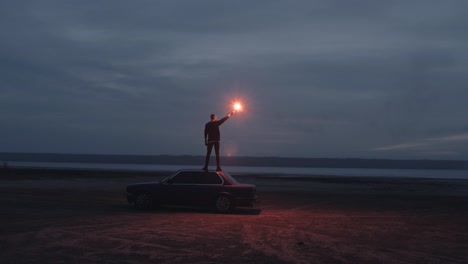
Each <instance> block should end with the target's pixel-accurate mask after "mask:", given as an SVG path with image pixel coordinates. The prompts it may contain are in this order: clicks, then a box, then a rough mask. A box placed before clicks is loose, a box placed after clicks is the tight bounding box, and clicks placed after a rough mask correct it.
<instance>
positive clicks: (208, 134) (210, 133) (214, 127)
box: [203, 111, 235, 171]
mask: <svg viewBox="0 0 468 264" xmlns="http://www.w3.org/2000/svg"><path fill="white" fill-rule="evenodd" d="M234 112H235V111H232V112H231V113H229V114H228V115H227V116H225V117H224V118H223V119H221V120H216V115H215V114H212V115H211V116H210V117H211V121H210V122H208V123H206V125H205V146H206V159H205V167H203V170H204V171H208V163H209V162H210V156H211V150H212V149H213V146H214V148H215V153H216V171H221V166H220V161H219V142H220V140H221V133H220V131H219V126H220V125H222V124H223V123H224V122H225V121H226V120H228V118H230V117H231V116H232V115H233V114H234Z"/></svg>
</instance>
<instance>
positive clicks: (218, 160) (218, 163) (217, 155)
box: [214, 141, 221, 171]
mask: <svg viewBox="0 0 468 264" xmlns="http://www.w3.org/2000/svg"><path fill="white" fill-rule="evenodd" d="M214 147H215V153H216V171H221V163H220V158H219V141H218V142H215V143H214Z"/></svg>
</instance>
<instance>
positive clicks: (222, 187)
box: [127, 170, 257, 212]
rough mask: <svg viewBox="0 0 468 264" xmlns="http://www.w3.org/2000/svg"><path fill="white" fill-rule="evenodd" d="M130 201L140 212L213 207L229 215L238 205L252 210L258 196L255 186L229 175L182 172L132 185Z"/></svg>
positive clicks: (129, 194)
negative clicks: (168, 207) (161, 207)
mask: <svg viewBox="0 0 468 264" xmlns="http://www.w3.org/2000/svg"><path fill="white" fill-rule="evenodd" d="M127 200H128V202H129V203H130V204H133V205H134V206H135V207H136V208H139V209H147V208H150V207H152V206H159V205H178V206H212V207H214V208H215V209H216V210H217V211H218V212H229V211H231V210H232V209H234V208H235V207H237V206H248V207H251V206H252V205H253V203H254V202H255V201H256V200H257V194H256V187H255V185H252V184H242V183H239V182H237V180H236V179H234V178H233V177H232V176H231V175H229V174H228V173H227V172H223V171H218V172H215V171H209V172H205V171H202V170H180V171H178V172H176V173H174V174H173V175H171V176H169V177H167V178H165V179H164V180H162V181H158V182H142V183H135V184H131V185H128V186H127Z"/></svg>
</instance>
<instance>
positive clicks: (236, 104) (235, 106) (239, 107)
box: [234, 103, 242, 111]
mask: <svg viewBox="0 0 468 264" xmlns="http://www.w3.org/2000/svg"><path fill="white" fill-rule="evenodd" d="M234 110H236V111H240V110H242V105H241V104H240V103H234Z"/></svg>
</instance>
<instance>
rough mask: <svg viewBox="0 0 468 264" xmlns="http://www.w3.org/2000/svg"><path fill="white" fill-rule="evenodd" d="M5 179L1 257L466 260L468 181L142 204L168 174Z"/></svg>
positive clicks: (270, 191)
mask: <svg viewBox="0 0 468 264" xmlns="http://www.w3.org/2000/svg"><path fill="white" fill-rule="evenodd" d="M61 173H62V174H63V175H60V174H57V173H52V174H50V173H49V174H48V173H40V174H37V173H36V174H34V173H33V174H31V173H30V174H27V173H19V174H18V173H9V174H8V175H2V177H0V210H1V217H0V262H1V263H3V264H6V263H18V264H19V263H467V261H468V188H467V186H468V182H467V180H455V179H454V180H437V179H403V178H400V179H398V178H379V177H367V178H365V177H325V176H324V177H320V176H315V177H312V178H311V177H308V178H304V177H302V176H301V175H297V176H295V177H292V178H291V177H279V178H278V175H277V176H275V177H268V176H266V175H250V176H249V175H243V176H238V177H237V178H238V179H239V180H240V181H242V182H247V183H254V184H256V185H257V193H258V195H259V197H260V202H259V203H258V204H256V205H255V207H254V208H239V209H237V210H235V211H234V212H232V213H231V214H217V213H215V212H214V211H213V210H211V209H207V208H174V207H172V208H167V207H163V208H160V209H157V210H149V211H138V210H135V209H133V208H132V207H131V206H129V205H128V204H127V202H126V199H125V196H124V194H125V186H126V185H127V184H129V183H133V182H138V181H148V180H153V179H159V178H161V177H163V176H164V174H165V173H155V174H154V175H152V174H148V173H147V174H141V173H128V174H118V175H117V174H116V175H115V176H113V174H112V173H106V174H104V173H99V172H94V173H89V174H86V175H76V174H67V173H66V172H61Z"/></svg>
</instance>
